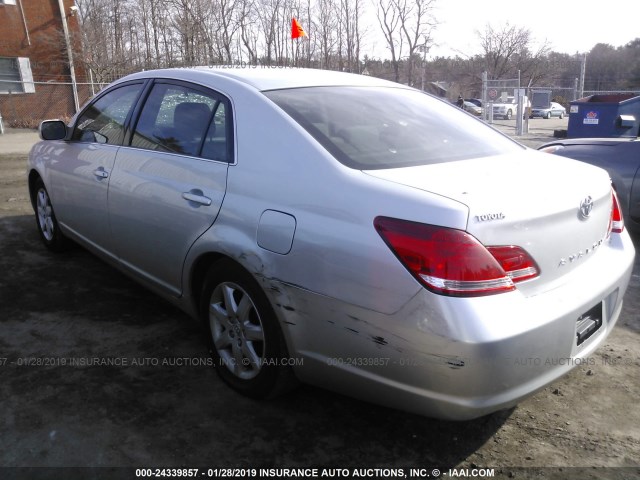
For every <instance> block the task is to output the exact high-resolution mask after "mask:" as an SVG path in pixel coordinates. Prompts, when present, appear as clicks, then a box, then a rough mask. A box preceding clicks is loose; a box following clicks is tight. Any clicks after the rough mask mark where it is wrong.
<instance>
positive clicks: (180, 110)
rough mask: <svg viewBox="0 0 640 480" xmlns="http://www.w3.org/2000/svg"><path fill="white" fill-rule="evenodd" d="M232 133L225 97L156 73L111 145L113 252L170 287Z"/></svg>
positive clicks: (210, 202) (210, 201) (216, 203)
mask: <svg viewBox="0 0 640 480" xmlns="http://www.w3.org/2000/svg"><path fill="white" fill-rule="evenodd" d="M232 138H233V136H232V119H231V110H230V103H229V101H228V100H227V99H226V98H224V97H223V96H221V95H219V94H217V93H215V92H212V91H210V90H208V89H203V88H201V87H199V86H195V85H191V84H186V83H182V82H173V81H156V82H155V83H154V85H153V87H152V88H151V90H150V92H149V94H148V96H147V98H146V100H145V102H144V105H143V106H142V108H141V110H140V113H139V116H138V120H137V122H136V124H135V126H134V128H133V132H132V134H131V138H130V142H129V145H128V146H124V147H122V148H121V149H120V150H119V151H118V153H117V158H116V168H115V169H114V173H113V175H112V177H111V181H110V185H109V201H108V205H109V218H110V222H111V230H112V233H113V238H114V242H115V245H116V249H117V252H118V256H119V259H120V261H121V262H122V264H123V265H124V266H125V267H127V268H128V269H130V270H131V271H133V272H134V273H137V274H138V275H139V276H141V277H143V278H144V279H145V280H148V281H151V282H153V283H155V284H156V285H157V286H159V287H161V288H163V289H164V290H165V291H167V292H168V293H171V294H173V295H179V294H180V292H181V276H182V267H183V263H184V259H185V257H186V255H187V252H188V251H189V248H190V247H191V245H193V243H194V242H195V240H196V239H197V238H198V237H199V236H200V235H202V233H204V231H205V230H206V229H207V228H209V227H210V226H211V225H212V224H213V222H214V220H215V218H216V216H217V214H218V211H219V210H220V206H221V205H222V200H223V198H224V194H225V189H226V181H227V169H228V165H229V162H230V161H232V158H233V148H232V145H233V142H232Z"/></svg>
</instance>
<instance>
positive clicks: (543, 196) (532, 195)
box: [365, 150, 612, 293]
mask: <svg viewBox="0 0 640 480" xmlns="http://www.w3.org/2000/svg"><path fill="white" fill-rule="evenodd" d="M365 173H366V174H367V175H371V176H374V177H377V178H381V179H385V180H388V181H391V182H395V183H398V184H402V185H406V186H407V187H409V188H416V189H420V190H424V191H428V192H431V193H435V194H438V195H442V196H445V197H447V198H451V199H454V200H457V201H458V202H461V203H463V204H465V205H466V206H467V207H468V208H469V217H468V220H467V231H468V232H469V233H471V234H472V235H474V236H475V237H476V238H478V240H480V241H481V242H482V243H484V244H485V245H518V246H520V247H523V248H524V249H525V250H527V251H528V252H529V253H530V254H531V255H532V256H533V258H534V259H535V260H536V262H537V263H538V265H539V266H540V270H541V272H542V273H541V276H540V278H539V279H537V280H534V281H532V282H531V283H532V285H533V286H531V287H527V288H529V289H530V291H531V293H534V292H535V291H539V289H546V288H549V287H550V286H551V285H553V283H554V282H556V281H558V280H559V279H560V277H562V276H563V275H565V274H567V273H569V272H570V271H572V270H573V269H575V268H577V267H578V266H579V264H581V263H584V262H586V261H588V258H587V257H588V254H587V255H585V254H584V252H585V251H588V252H589V253H592V256H593V254H594V253H595V252H594V250H595V249H596V248H597V246H599V244H601V243H602V242H603V241H605V240H606V237H607V230H608V226H609V219H610V216H611V205H612V204H611V184H610V180H609V176H608V174H607V172H606V171H604V170H602V169H600V168H597V167H593V166H591V165H588V164H585V163H582V162H577V161H575V160H571V159H567V158H563V157H558V156H553V155H545V154H542V153H540V152H536V151H535V150H524V151H523V152H522V153H515V154H509V155H500V156H494V157H488V158H480V159H472V160H464V161H458V162H449V163H440V164H435V165H425V166H418V167H409V168H397V169H387V170H369V171H366V172H365ZM588 197H591V201H592V203H593V209H592V211H591V212H590V214H589V216H588V217H587V218H583V217H582V216H581V214H580V206H581V203H582V202H583V201H584V200H585V199H587V198H588ZM594 245H595V247H594ZM579 252H583V255H582V256H580V261H573V260H572V261H569V258H572V256H577V255H578V254H579ZM563 261H564V262H565V263H564V264H563V265H560V264H561V263H563ZM560 267H561V268H560ZM525 283H527V282H525Z"/></svg>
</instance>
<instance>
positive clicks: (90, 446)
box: [0, 216, 512, 471]
mask: <svg viewBox="0 0 640 480" xmlns="http://www.w3.org/2000/svg"><path fill="white" fill-rule="evenodd" d="M0 232H2V233H0V269H2V271H3V272H4V275H3V277H2V279H1V281H0V296H1V297H2V298H3V299H6V300H5V301H3V302H2V303H1V304H0V319H3V320H0V325H2V328H1V329H0V351H2V354H0V357H3V358H6V359H7V360H6V367H5V368H3V369H2V382H0V398H2V399H3V400H0V406H1V408H2V409H3V412H4V415H5V418H6V419H7V421H6V425H7V427H8V428H5V429H3V430H4V433H0V444H4V445H11V446H10V447H7V448H4V449H3V450H2V453H0V464H2V465H5V466H25V465H28V466H52V465H53V466H55V465H77V466H101V465H109V466H145V465H147V466H158V465H161V466H167V467H168V466H177V465H199V466H205V465H209V466H225V467H260V466H278V467H283V466H286V467H294V466H310V465H313V466H320V467H322V466H330V467H340V468H343V467H344V468H348V467H363V468H364V467H366V468H372V467H377V466H379V467H385V468H393V467H397V468H400V467H414V466H419V467H421V468H438V469H440V470H441V471H445V470H446V469H448V468H451V467H453V466H455V465H458V464H460V463H461V462H463V461H464V460H465V459H466V458H467V457H469V455H471V454H472V453H473V452H475V451H476V450H477V449H479V448H480V447H481V446H482V445H484V444H485V443H486V442H487V441H489V440H490V439H492V437H494V434H495V433H496V432H497V431H498V430H499V429H500V427H501V426H502V425H503V424H504V422H505V421H507V419H508V418H509V416H510V415H511V412H512V411H503V412H498V413H496V414H493V415H490V416H487V417H483V418H480V419H477V420H473V421H467V422H448V421H440V420H434V419H429V418H424V417H420V416H416V415H412V414H408V413H405V412H401V411H397V410H392V409H388V408H384V407H379V406H376V405H373V404H369V403H366V402H362V401H358V400H353V399H350V398H347V397H344V396H341V395H337V394H334V393H332V392H329V391H325V390H322V389H318V388H314V387H310V386H301V387H300V388H298V389H297V390H295V391H293V392H291V393H289V394H287V395H286V396H283V397H280V398H277V399H275V400H271V401H263V402H259V401H255V400H251V399H248V398H245V397H243V396H241V395H238V394H236V393H235V392H234V391H232V390H230V389H229V388H228V387H226V386H225V385H224V384H223V383H222V381H221V380H220V379H219V378H218V376H217V375H216V374H215V372H214V369H213V367H212V366H211V363H210V358H209V356H208V353H207V350H206V346H205V341H204V340H203V333H202V329H201V327H200V325H199V324H198V323H197V322H195V321H192V320H191V319H190V318H189V317H187V316H186V315H185V314H184V313H182V312H180V311H179V310H177V309H176V308H174V307H173V306H171V305H170V304H169V303H167V302H165V301H163V300H161V299H159V298H158V297H157V296H155V295H154V294H153V293H151V292H149V291H147V290H146V289H144V288H142V287H141V286H139V285H138V284H136V283H135V282H133V281H131V280H130V279H129V278H127V277H125V276H124V275H122V274H121V273H119V272H118V271H117V270H116V269H114V268H112V267H110V266H108V265H107V264H105V263H103V262H102V261H100V260H99V259H98V258H96V257H95V256H93V255H92V254H90V253H89V252H87V251H85V250H83V249H81V248H79V247H77V248H73V249H71V250H70V251H69V252H66V253H63V254H53V253H50V252H49V251H47V250H46V249H45V248H44V247H43V246H42V244H41V242H40V239H39V238H38V234H37V231H36V228H35V224H34V221H33V218H32V217H31V216H17V217H5V218H0ZM9 432H10V433H9ZM9 435H10V436H11V439H9V438H8V436H9ZM494 441H497V440H496V439H495V437H494ZM9 442H10V443H9Z"/></svg>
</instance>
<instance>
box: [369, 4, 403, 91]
mask: <svg viewBox="0 0 640 480" xmlns="http://www.w3.org/2000/svg"><path fill="white" fill-rule="evenodd" d="M376 7H377V9H376V17H377V18H378V23H379V24H380V28H381V29H382V34H383V35H384V39H385V41H386V43H387V48H388V49H389V53H391V65H392V67H393V76H394V80H395V81H396V82H399V81H400V59H401V58H402V47H403V45H404V37H403V35H402V30H401V29H402V26H401V16H400V12H399V10H398V5H397V2H396V0H378V3H377V5H376Z"/></svg>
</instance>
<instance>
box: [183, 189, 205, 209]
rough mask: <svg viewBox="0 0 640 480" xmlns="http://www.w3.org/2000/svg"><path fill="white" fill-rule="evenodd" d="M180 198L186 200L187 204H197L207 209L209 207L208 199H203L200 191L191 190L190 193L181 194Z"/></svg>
mask: <svg viewBox="0 0 640 480" xmlns="http://www.w3.org/2000/svg"><path fill="white" fill-rule="evenodd" d="M182 198H184V199H185V200H188V201H189V202H194V203H199V204H200V205H206V206H207V207H208V206H209V205H211V199H210V198H209V197H205V196H204V194H203V193H202V192H201V191H198V190H195V191H194V190H192V191H190V192H183V193H182Z"/></svg>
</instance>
